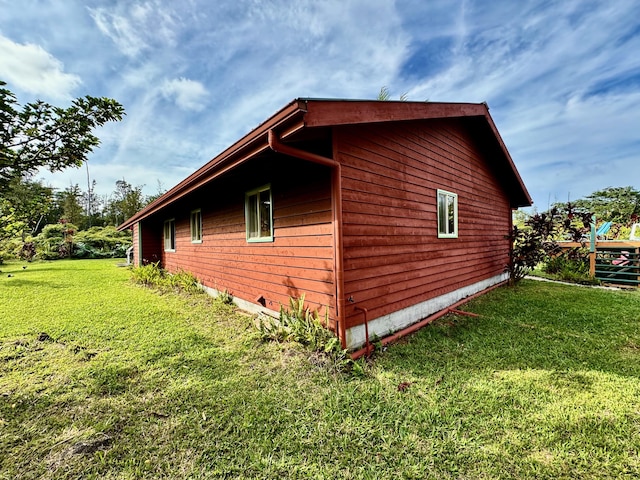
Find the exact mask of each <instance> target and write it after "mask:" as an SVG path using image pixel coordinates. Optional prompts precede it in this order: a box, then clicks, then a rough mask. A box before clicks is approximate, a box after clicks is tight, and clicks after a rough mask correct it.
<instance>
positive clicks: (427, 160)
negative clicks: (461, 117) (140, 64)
mask: <svg viewBox="0 0 640 480" xmlns="http://www.w3.org/2000/svg"><path fill="white" fill-rule="evenodd" d="M334 135H335V142H336V155H337V159H338V160H339V161H340V162H341V164H342V188H343V192H342V199H343V205H342V207H343V242H344V268H345V295H346V297H347V298H348V297H352V298H353V300H354V302H355V304H356V305H360V306H363V307H366V308H367V309H368V311H369V318H370V319H373V318H377V317H380V316H382V315H386V314H389V313H392V312H395V311H398V310H401V309H403V308H406V307H410V306H412V305H415V304H417V303H420V302H423V301H426V300H429V299H431V298H434V297H437V296H440V295H443V294H446V293H449V292H451V291H453V290H456V289H459V288H462V287H465V286H467V285H471V284H473V283H476V282H479V281H482V280H485V279H487V278H491V277H494V276H496V275H499V274H501V273H502V272H503V271H504V267H505V265H506V264H507V261H508V253H509V242H508V241H507V240H506V239H505V236H506V235H507V234H508V231H509V225H510V216H511V209H510V207H509V200H508V198H507V195H506V193H505V191H504V189H503V187H502V186H501V185H500V184H499V182H498V180H497V179H496V178H495V176H494V174H493V172H492V167H491V164H490V162H491V159H490V158H484V156H483V154H482V152H481V151H480V149H479V147H478V146H477V143H476V142H475V141H474V138H473V134H472V132H470V131H468V129H467V127H465V126H464V125H463V124H462V123H461V122H460V121H458V120H456V119H442V120H425V121H411V122H404V123H399V122H398V123H393V124H391V123H385V124H371V125H358V126H349V127H341V128H336V129H335V130H334ZM437 189H443V190H447V191H450V192H453V193H457V194H458V232H459V234H458V238H438V236H437V209H436V205H437V199H436V191H437ZM346 313H347V322H346V324H347V327H351V326H354V325H357V324H359V323H362V314H361V313H360V312H358V311H355V310H354V307H353V306H351V307H349V309H348V310H347V312H346Z"/></svg>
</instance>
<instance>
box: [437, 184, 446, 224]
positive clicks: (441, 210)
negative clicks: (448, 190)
mask: <svg viewBox="0 0 640 480" xmlns="http://www.w3.org/2000/svg"><path fill="white" fill-rule="evenodd" d="M438 233H442V234H446V233H447V196H446V195H445V194H443V193H439V194H438Z"/></svg>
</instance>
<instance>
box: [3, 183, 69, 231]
mask: <svg viewBox="0 0 640 480" xmlns="http://www.w3.org/2000/svg"><path fill="white" fill-rule="evenodd" d="M53 210H54V200H53V189H52V188H51V187H46V186H44V185H42V182H40V181H32V180H29V179H23V178H19V177H15V178H12V179H11V181H10V182H9V183H8V184H7V186H6V187H5V189H4V191H3V193H2V194H1V195H0V238H9V237H20V238H21V239H22V241H23V242H24V241H25V239H26V237H27V236H28V235H31V236H35V235H36V234H37V233H38V232H39V231H40V229H42V227H44V225H46V224H47V223H49V222H50V221H51V216H50V214H51V212H52V211H53ZM56 220H57V219H56Z"/></svg>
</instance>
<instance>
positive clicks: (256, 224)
mask: <svg viewBox="0 0 640 480" xmlns="http://www.w3.org/2000/svg"><path fill="white" fill-rule="evenodd" d="M245 221H246V224H247V241H248V242H272V241H273V208H272V202H271V186H270V185H265V186H264V187H260V188H257V189H255V190H252V191H250V192H247V194H246V195H245Z"/></svg>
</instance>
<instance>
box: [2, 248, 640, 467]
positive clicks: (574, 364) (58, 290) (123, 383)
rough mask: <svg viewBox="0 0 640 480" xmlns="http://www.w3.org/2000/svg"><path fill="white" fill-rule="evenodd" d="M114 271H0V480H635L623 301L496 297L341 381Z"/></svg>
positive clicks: (599, 293) (635, 302) (79, 267)
mask: <svg viewBox="0 0 640 480" xmlns="http://www.w3.org/2000/svg"><path fill="white" fill-rule="evenodd" d="M114 263H115V262H114V261H113V260H89V261H58V262H51V263H33V264H29V265H28V268H27V269H26V270H23V269H22V264H18V263H12V264H9V265H0V270H2V273H0V478H2V479H5V478H6V479H15V478H96V479H98V478H99V479H102V478H162V477H164V478H167V477H169V478H269V479H277V478H305V479H306V478H340V479H342V478H372V479H373V478H375V479H378V478H420V479H422V478H444V479H446V478H598V479H599V478H621V477H629V478H631V477H638V476H640V456H639V452H640V292H638V291H633V292H628V291H607V290H602V289H590V288H583V287H573V286H564V285H556V284H549V283H543V282H534V281H525V282H523V283H522V284H521V286H519V287H517V288H501V289H497V290H495V291H493V292H491V293H489V294H487V295H485V296H483V297H480V298H478V299H476V300H474V301H473V302H471V303H469V304H468V305H466V306H465V308H466V309H467V310H469V311H473V312H476V313H479V314H480V315H481V316H480V317H479V318H468V317H454V316H447V317H444V318H443V319H442V320H441V321H439V322H438V323H437V324H435V325H432V326H429V327H427V328H425V329H423V330H422V331H420V332H419V333H418V334H416V335H413V336H411V337H410V338H407V339H405V340H404V341H402V342H400V343H399V344H396V345H393V346H391V347H390V348H389V349H388V350H387V351H386V352H384V353H382V354H380V355H378V356H377V357H376V358H375V360H374V361H373V362H370V364H369V365H368V366H367V367H366V368H365V375H364V376H362V377H353V376H346V375H344V374H338V373H333V372H331V371H330V369H329V368H327V367H326V366H323V365H322V364H321V363H322V362H320V361H319V359H318V358H317V357H316V356H314V355H311V354H310V353H308V352H305V350H304V349H303V348H302V347H297V346H295V345H278V344H274V343H261V342H260V341H259V340H258V337H257V335H256V333H255V329H254V327H253V320H252V318H251V317H250V316H248V315H245V314H242V313H240V312H234V311H233V310H231V309H230V308H229V307H227V306H224V305H221V304H218V303H216V302H215V301H213V300H211V299H210V298H209V297H207V296H206V295H196V296H191V297H187V296H181V295H177V294H163V295H161V294H158V293H155V292H153V291H150V290H147V289H144V288H142V287H138V286H136V285H133V284H132V283H131V282H130V281H129V277H130V273H129V272H128V270H127V269H125V268H117V267H115V266H114ZM8 275H12V277H8ZM399 386H400V388H399Z"/></svg>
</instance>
